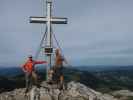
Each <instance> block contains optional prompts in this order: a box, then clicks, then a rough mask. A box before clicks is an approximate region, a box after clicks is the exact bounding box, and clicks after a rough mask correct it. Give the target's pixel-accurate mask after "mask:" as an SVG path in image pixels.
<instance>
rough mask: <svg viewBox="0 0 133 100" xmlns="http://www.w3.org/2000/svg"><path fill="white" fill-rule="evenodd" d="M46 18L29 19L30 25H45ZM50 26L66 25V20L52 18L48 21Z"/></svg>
mask: <svg viewBox="0 0 133 100" xmlns="http://www.w3.org/2000/svg"><path fill="white" fill-rule="evenodd" d="M47 21H48V19H47V17H30V23H44V24H45V23H47ZM50 22H51V23H52V24H67V18H61V17H52V18H51V19H50Z"/></svg>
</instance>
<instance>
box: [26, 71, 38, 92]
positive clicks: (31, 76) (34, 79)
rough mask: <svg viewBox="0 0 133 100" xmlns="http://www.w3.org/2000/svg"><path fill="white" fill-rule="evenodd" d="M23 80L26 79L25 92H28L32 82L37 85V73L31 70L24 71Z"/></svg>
mask: <svg viewBox="0 0 133 100" xmlns="http://www.w3.org/2000/svg"><path fill="white" fill-rule="evenodd" d="M25 81H26V92H28V91H29V90H30V89H31V88H32V85H33V84H36V85H37V74H36V73H35V72H34V71H32V72H31V73H28V72H27V73H25Z"/></svg>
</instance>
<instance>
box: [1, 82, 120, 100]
mask: <svg viewBox="0 0 133 100" xmlns="http://www.w3.org/2000/svg"><path fill="white" fill-rule="evenodd" d="M65 87H66V88H65V89H63V90H60V89H58V88H57V86H56V85H49V84H47V83H46V82H42V84H41V86H40V87H39V88H38V87H36V86H33V88H32V89H31V91H30V92H29V93H27V94H25V89H24V88H23V89H22V88H21V89H15V90H13V91H10V92H4V93H1V94H0V100H117V99H115V98H114V97H113V96H111V95H108V94H102V93H100V92H96V91H94V90H93V89H91V88H89V87H87V86H85V85H83V84H81V83H77V82H69V83H67V84H66V86H65Z"/></svg>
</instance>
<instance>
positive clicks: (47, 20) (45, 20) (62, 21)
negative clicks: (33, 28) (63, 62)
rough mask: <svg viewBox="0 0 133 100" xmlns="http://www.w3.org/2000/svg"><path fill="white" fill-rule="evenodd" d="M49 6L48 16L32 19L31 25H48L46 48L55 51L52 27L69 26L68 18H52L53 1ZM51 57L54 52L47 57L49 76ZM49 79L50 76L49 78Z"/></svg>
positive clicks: (49, 1)
mask: <svg viewBox="0 0 133 100" xmlns="http://www.w3.org/2000/svg"><path fill="white" fill-rule="evenodd" d="M46 4H47V11H46V12H47V16H46V17H30V23H40V24H41V23H43V24H46V25H47V27H46V28H47V29H46V30H47V39H46V46H47V47H48V48H49V49H51V48H52V49H53V47H52V45H53V43H52V32H51V26H52V24H67V18H61V17H53V16H52V0H46ZM51 55H52V50H51V52H50V53H49V55H47V57H48V67H47V75H48V70H49V68H50V67H51ZM47 79H48V76H47Z"/></svg>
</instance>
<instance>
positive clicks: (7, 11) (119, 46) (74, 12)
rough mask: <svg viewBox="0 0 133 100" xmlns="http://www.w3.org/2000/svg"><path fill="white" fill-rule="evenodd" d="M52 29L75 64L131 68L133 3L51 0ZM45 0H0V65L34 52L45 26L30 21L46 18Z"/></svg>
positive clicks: (132, 0) (16, 61) (127, 0)
mask: <svg viewBox="0 0 133 100" xmlns="http://www.w3.org/2000/svg"><path fill="white" fill-rule="evenodd" d="M53 1H54V5H53V8H54V10H53V15H54V16H59V17H67V18H68V24H67V25H56V26H55V25H54V26H53V29H54V33H55V34H56V37H57V39H58V40H59V41H60V45H61V47H62V48H63V52H64V54H65V55H66V57H67V58H68V61H69V62H70V63H71V64H73V65H132V64H133V6H132V5H133V0H53ZM45 7H46V5H45V0H0V65H5V64H6V65H20V64H21V63H23V62H24V61H25V58H26V57H27V55H29V54H33V55H34V54H35V52H36V50H37V47H38V45H39V43H40V39H41V37H42V35H43V33H42V32H44V30H45V27H44V26H42V25H40V24H31V23H29V17H30V16H43V15H45V13H46V11H45V9H44V8H45Z"/></svg>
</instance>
